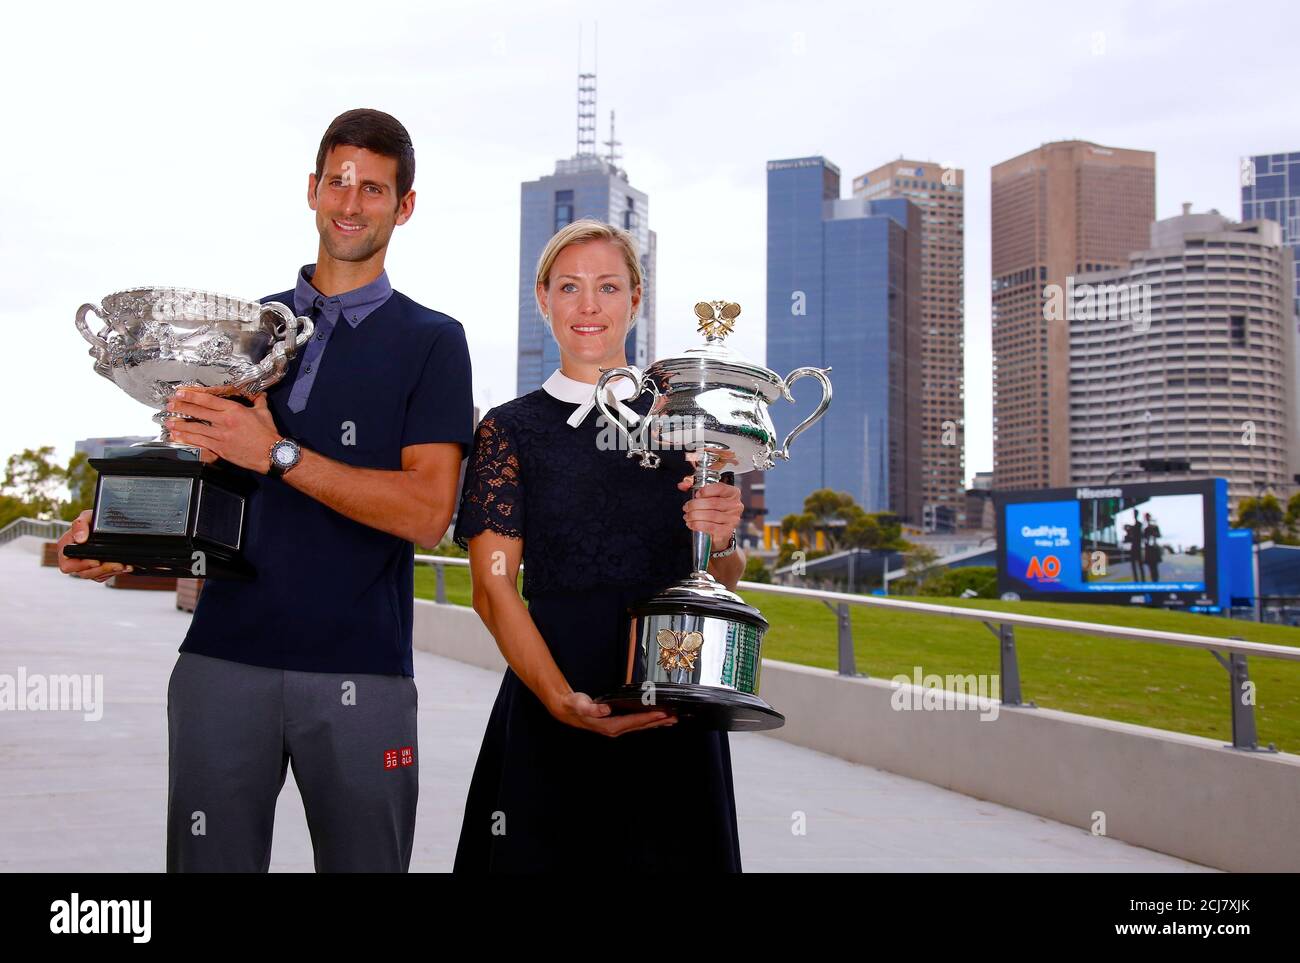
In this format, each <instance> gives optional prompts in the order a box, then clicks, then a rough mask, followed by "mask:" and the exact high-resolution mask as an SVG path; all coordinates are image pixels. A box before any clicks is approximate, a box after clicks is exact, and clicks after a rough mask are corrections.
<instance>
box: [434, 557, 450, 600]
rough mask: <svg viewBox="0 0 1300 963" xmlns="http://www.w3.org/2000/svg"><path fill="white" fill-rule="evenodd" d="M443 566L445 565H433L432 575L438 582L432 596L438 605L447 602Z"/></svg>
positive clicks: (445, 576) (445, 577)
mask: <svg viewBox="0 0 1300 963" xmlns="http://www.w3.org/2000/svg"><path fill="white" fill-rule="evenodd" d="M445 568H446V566H443V565H434V566H433V575H434V578H435V579H436V580H437V583H438V588H437V591H436V592H435V593H434V596H433V597H434V598H435V599H436V600H437V601H438V604H439V605H446V604H447V574H446V571H445Z"/></svg>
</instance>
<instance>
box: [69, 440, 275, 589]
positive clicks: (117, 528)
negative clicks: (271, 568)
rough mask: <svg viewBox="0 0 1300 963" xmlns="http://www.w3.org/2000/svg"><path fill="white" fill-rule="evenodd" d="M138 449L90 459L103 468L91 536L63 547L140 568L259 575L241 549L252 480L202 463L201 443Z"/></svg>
mask: <svg viewBox="0 0 1300 963" xmlns="http://www.w3.org/2000/svg"><path fill="white" fill-rule="evenodd" d="M138 451H139V452H140V454H135V453H134V452H133V453H132V454H130V455H126V456H120V457H110V458H92V459H91V460H90V464H91V467H93V468H94V469H95V470H96V471H97V472H98V473H99V478H98V480H97V482H96V485H95V508H94V511H93V513H92V515H91V522H90V537H89V538H87V539H86V541H84V542H81V543H79V544H70V545H68V546H66V547H65V548H64V550H63V551H64V554H65V555H67V556H68V557H69V558H83V559H85V558H90V559H95V560H97V561H100V562H118V563H121V564H123V565H130V566H131V568H132V570H133V571H134V572H135V573H136V574H139V575H160V576H172V577H176V578H228V579H251V578H254V577H255V576H256V574H257V572H256V570H255V569H254V568H253V566H252V565H251V564H249V562H248V561H247V560H246V559H245V558H244V557H243V556H242V554H241V552H240V548H241V546H242V545H243V542H244V533H245V514H246V511H245V509H246V507H247V501H248V496H249V495H250V494H251V492H252V491H253V487H254V486H253V484H252V483H251V482H250V481H249V480H248V479H246V478H243V477H240V476H239V475H236V474H235V473H233V472H231V471H229V470H223V469H222V468H220V467H219V466H217V465H205V464H203V462H201V461H200V460H199V459H198V457H197V451H196V450H195V449H185V448H167V447H142V448H140V449H138Z"/></svg>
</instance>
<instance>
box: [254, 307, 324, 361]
mask: <svg viewBox="0 0 1300 963" xmlns="http://www.w3.org/2000/svg"><path fill="white" fill-rule="evenodd" d="M262 310H263V311H270V312H271V313H272V314H275V315H279V317H280V320H281V321H283V322H284V331H276V332H275V333H276V334H283V336H284V338H283V341H281V342H279V343H280V344H283V345H284V358H285V360H286V361H287V360H289V359H291V358H292V357H293V356H294V355H296V354H297V353H298V349H299V348H301V347H302V346H303V345H304V344H306V343H307V342H308V341H309V340H310V339H311V335H312V330H313V328H315V325H313V324H312V321H311V318H308V317H305V316H304V317H301V318H300V317H298V316H297V315H295V314H294V313H293V312H292V311H291V310H289V307H288V306H287V305H284V304H281V303H280V302H279V301H268V302H266V304H264V305H262Z"/></svg>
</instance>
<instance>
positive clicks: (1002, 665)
mask: <svg viewBox="0 0 1300 963" xmlns="http://www.w3.org/2000/svg"><path fill="white" fill-rule="evenodd" d="M984 627H985V628H986V629H988V630H989V631H990V632H992V633H993V634H994V635H995V636H997V638H998V671H999V672H1000V673H1001V676H1000V679H999V683H998V691H999V692H1000V693H1001V696H1002V704H1003V705H1004V706H1026V707H1029V708H1034V703H1032V702H1022V701H1021V698H1020V663H1019V661H1017V659H1016V627H1015V626H1014V625H1010V624H1008V623H1006V622H999V623H998V626H997V628H994V627H993V626H992V624H990V623H988V622H985V623H984Z"/></svg>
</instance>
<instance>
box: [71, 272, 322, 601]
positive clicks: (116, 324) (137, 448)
mask: <svg viewBox="0 0 1300 963" xmlns="http://www.w3.org/2000/svg"><path fill="white" fill-rule="evenodd" d="M90 315H95V316H96V317H98V318H99V319H100V320H101V321H102V322H103V327H102V328H101V329H100V330H99V331H98V332H95V331H92V330H91V328H90V325H89V324H88V323H87V318H88V317H89V316H90ZM76 324H77V330H78V331H80V332H81V336H82V337H83V338H85V339H86V341H87V342H88V343H89V344H90V356H91V357H92V358H93V359H94V362H95V371H96V372H97V373H98V374H100V375H102V376H103V377H105V378H107V379H108V380H110V381H112V382H113V383H114V384H116V385H117V386H118V387H119V388H121V389H122V390H123V391H125V392H126V393H127V394H128V395H130V396H131V397H132V398H134V399H136V400H137V401H140V402H143V403H144V404H146V405H148V406H149V407H151V408H155V409H158V413H157V414H155V415H154V421H155V422H157V423H158V424H159V425H160V426H161V428H162V431H161V434H160V436H159V438H158V439H157V440H156V441H150V442H143V443H140V444H138V445H134V446H132V447H131V448H129V449H120V450H119V451H118V452H117V453H116V454H115V456H114V457H106V458H94V459H91V462H90V464H91V466H92V467H93V468H95V470H96V471H97V472H98V473H99V480H98V482H97V485H96V489H95V508H94V513H93V516H92V520H91V534H90V538H89V539H87V540H86V541H85V542H83V543H81V544H80V545H75V546H69V547H68V548H67V549H66V552H67V554H68V555H70V556H72V557H74V558H93V559H97V560H99V561H101V562H108V561H113V562H123V563H126V564H129V565H131V566H132V567H133V568H134V569H135V570H136V571H138V572H141V573H147V574H154V575H200V576H205V575H219V576H226V577H235V578H250V577H252V576H253V575H254V574H255V573H254V572H253V570H252V567H251V566H250V565H249V564H248V562H247V561H245V560H244V559H243V557H242V555H241V549H242V547H243V541H244V514H245V512H244V509H245V505H246V501H247V496H248V494H249V493H250V492H251V490H252V486H251V485H250V483H249V481H248V479H247V478H246V477H241V475H240V474H238V473H235V472H232V471H230V470H228V469H223V468H221V467H220V465H219V464H218V465H205V464H203V463H202V461H201V459H200V457H199V456H200V452H199V449H197V448H193V447H191V446H188V445H182V444H179V443H177V442H175V441H172V439H171V433H170V431H169V430H168V428H167V414H166V412H165V411H163V409H165V408H166V407H167V404H168V402H169V401H170V400H171V398H172V396H173V395H174V394H175V393H176V390H177V389H178V388H182V387H205V388H214V389H218V393H219V394H222V395H226V396H229V397H232V398H236V399H239V398H242V399H244V400H245V401H247V400H249V399H251V397H252V396H253V395H255V394H256V393H257V392H260V391H264V390H265V389H267V388H269V387H271V386H272V385H274V384H275V383H276V382H277V381H279V380H280V379H281V378H282V377H283V376H284V373H285V370H286V368H287V366H288V363H289V361H290V360H291V359H292V358H293V356H294V355H295V354H296V353H297V351H298V349H299V348H301V347H302V346H303V345H304V344H305V343H306V342H307V340H308V339H309V338H310V337H311V334H312V322H311V320H310V319H309V318H305V317H297V316H295V315H294V313H293V311H291V310H290V309H289V308H287V307H286V306H285V305H283V304H279V303H277V302H270V303H267V304H259V303H258V302H256V301H244V300H241V299H238V298H231V297H226V296H224V295H220V294H213V293H210V292H207V291H197V290H193V289H191V288H177V287H141V288H132V289H130V290H127V291H118V292H117V293H115V294H110V295H109V296H108V297H106V298H104V299H103V300H102V301H101V302H100V303H99V304H83V305H82V306H81V307H80V308H79V309H78V310H77V315H76ZM177 417H183V416H177Z"/></svg>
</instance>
